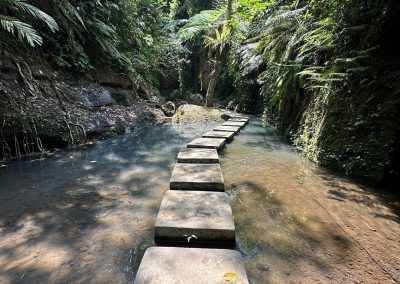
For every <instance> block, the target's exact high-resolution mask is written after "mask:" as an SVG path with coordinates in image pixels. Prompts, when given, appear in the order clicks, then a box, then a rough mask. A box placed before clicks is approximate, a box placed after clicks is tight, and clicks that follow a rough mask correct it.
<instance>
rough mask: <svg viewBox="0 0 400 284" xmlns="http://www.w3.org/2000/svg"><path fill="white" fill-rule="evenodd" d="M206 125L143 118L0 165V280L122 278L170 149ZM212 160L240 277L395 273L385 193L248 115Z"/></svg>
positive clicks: (396, 226) (362, 279)
mask: <svg viewBox="0 0 400 284" xmlns="http://www.w3.org/2000/svg"><path fill="white" fill-rule="evenodd" d="M213 126H214V125H213V124H209V125H205V126H202V127H198V126H193V127H189V128H181V127H176V125H172V124H166V125H161V126H152V127H148V128H143V129H142V130H140V131H137V132H135V133H128V134H125V135H120V136H118V137H115V138H111V139H107V140H103V141H99V142H97V143H96V144H94V145H92V146H87V147H86V148H79V149H75V150H70V151H60V152H57V153H56V154H54V155H53V156H51V157H46V158H35V159H31V160H23V161H14V162H11V163H9V164H8V167H6V168H2V169H0V283H132V282H133V280H134V276H135V274H136V271H137V268H138V265H139V263H140V260H141V258H142V256H143V253H144V251H145V249H146V248H148V247H150V246H153V245H154V242H153V226H154V222H155V218H156V215H157V211H158V208H159V205H160V203H161V199H162V197H163V194H164V192H165V191H166V190H168V188H169V178H170V174H171V170H172V168H173V165H174V163H175V161H176V155H177V153H178V151H179V149H180V148H182V147H185V145H186V144H187V143H188V142H189V141H190V140H191V139H193V138H194V137H198V136H200V135H201V134H202V133H203V132H205V131H207V130H209V129H211V128H212V127H213ZM221 167H222V171H223V173H224V177H225V185H226V188H227V193H228V195H229V197H230V200H231V205H232V208H233V214H234V218H235V225H236V230H237V248H236V249H238V250H239V251H240V252H241V253H242V255H243V257H244V259H245V263H246V270H247V273H248V276H249V279H250V281H251V283H395V281H396V280H397V281H400V219H399V212H398V208H399V207H400V203H399V200H398V199H396V197H394V196H391V195H390V194H388V193H385V194H382V193H380V191H377V190H376V189H374V188H373V187H368V186H366V185H365V184H362V183H358V182H356V181H354V180H351V179H348V178H346V177H344V176H342V175H339V174H337V173H333V172H331V171H328V170H326V169H324V168H321V167H318V166H316V165H315V164H313V163H311V162H309V161H308V160H306V159H305V158H303V157H302V156H301V154H299V153H298V152H296V150H295V149H294V148H293V147H292V146H290V145H289V144H288V143H287V141H286V140H285V139H284V138H283V137H282V136H281V135H279V134H278V133H277V131H276V130H275V128H273V127H271V126H268V125H264V124H263V123H262V121H261V120H260V119H258V118H253V119H252V120H251V122H250V124H249V126H247V127H246V128H245V129H244V130H243V131H242V132H241V133H240V134H239V135H238V136H237V137H236V138H235V139H234V140H233V141H232V142H231V143H229V144H228V145H227V147H226V149H225V150H224V151H223V152H222V153H221ZM395 279H396V280H395Z"/></svg>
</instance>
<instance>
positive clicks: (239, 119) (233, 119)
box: [227, 117, 249, 124]
mask: <svg viewBox="0 0 400 284" xmlns="http://www.w3.org/2000/svg"><path fill="white" fill-rule="evenodd" d="M227 121H231V122H234V121H238V122H246V124H247V123H249V119H248V118H244V117H235V118H230V119H228V120H227Z"/></svg>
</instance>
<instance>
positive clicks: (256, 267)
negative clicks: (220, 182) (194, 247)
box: [221, 118, 400, 283]
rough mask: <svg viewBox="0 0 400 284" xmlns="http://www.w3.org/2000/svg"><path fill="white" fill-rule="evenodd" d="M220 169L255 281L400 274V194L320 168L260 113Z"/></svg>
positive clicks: (385, 278) (388, 278) (367, 279)
mask: <svg viewBox="0 0 400 284" xmlns="http://www.w3.org/2000/svg"><path fill="white" fill-rule="evenodd" d="M221 167H222V170H223V173H224V177H225V185H226V186H227V188H228V193H229V195H230V197H231V205H232V209H233V213H234V216H235V226H236V233H237V241H238V243H237V249H238V250H239V251H241V253H242V255H243V256H244V257H245V259H246V270H247V272H248V276H249V278H250V279H251V282H252V283H332V282H333V283H335V282H336V283H349V282H357V281H361V282H364V283H394V282H393V279H397V280H400V273H399V272H400V257H398V255H399V254H398V252H399V251H400V244H399V243H398V242H397V241H396V240H398V239H399V238H400V226H399V222H398V220H399V214H398V213H399V212H398V205H399V197H398V196H392V195H386V193H384V192H382V191H380V190H379V189H375V188H373V187H371V186H368V185H365V184H363V183H361V182H358V181H354V180H352V179H350V178H347V177H345V176H343V175H341V174H338V173H335V172H333V171H329V170H327V169H324V168H321V167H318V166H317V165H315V164H313V163H311V162H309V161H308V160H307V159H305V158H304V157H303V156H302V155H301V154H299V153H298V152H297V151H296V149H294V148H293V147H292V146H290V145H289V144H288V142H287V141H286V139H285V138H284V137H282V136H281V135H279V134H278V133H277V132H276V130H275V129H274V128H273V127H271V126H268V125H263V124H262V122H261V121H260V120H258V119H255V118H253V119H252V120H251V122H250V124H249V125H248V126H247V127H246V128H245V129H244V130H243V131H242V132H241V134H240V135H238V136H237V137H236V138H235V140H234V142H233V143H232V144H231V145H230V146H229V147H227V149H226V150H225V151H224V153H223V154H222V155H221Z"/></svg>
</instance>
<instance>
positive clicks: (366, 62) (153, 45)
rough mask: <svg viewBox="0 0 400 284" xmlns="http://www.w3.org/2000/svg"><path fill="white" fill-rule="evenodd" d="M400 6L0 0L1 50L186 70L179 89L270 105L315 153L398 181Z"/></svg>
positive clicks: (151, 73)
mask: <svg viewBox="0 0 400 284" xmlns="http://www.w3.org/2000/svg"><path fill="white" fill-rule="evenodd" d="M399 6H400V5H399V3H398V1H396V0H383V1H369V0H363V1H358V0H214V1H212V0H207V1H200V0H192V1H190V0H173V1H161V0H118V1H107V0H101V1H99V0H89V1H74V0H51V1H42V0H32V1H22V0H0V30H1V32H0V40H1V41H0V52H1V54H0V58H4V57H11V58H12V59H13V60H14V61H15V62H16V63H17V64H18V62H20V61H28V62H30V61H32V60H36V59H35V58H40V59H41V60H45V61H47V62H50V63H51V64H52V65H53V66H56V67H57V68H61V69H62V70H69V71H74V72H76V71H78V72H90V71H91V70H94V69H98V68H101V69H106V70H108V69H109V70H112V71H114V72H117V73H124V74H128V75H129V76H130V77H131V79H132V80H133V81H134V82H135V83H139V82H142V81H145V82H147V84H149V85H151V86H153V87H154V88H159V89H162V88H164V87H163V86H162V85H163V84H162V82H160V79H161V80H162V79H163V81H173V80H172V79H170V78H173V77H174V76H175V77H177V74H178V73H179V83H180V87H179V88H180V90H179V91H180V93H181V94H185V93H187V92H191V93H200V94H202V95H204V96H205V97H206V104H207V105H208V106H211V105H215V104H217V103H222V104H226V105H227V106H228V107H230V108H234V109H236V110H238V111H243V112H247V113H263V114H264V117H265V119H266V120H268V121H270V122H272V123H274V124H276V125H277V126H278V127H279V128H280V129H281V130H282V131H283V132H284V133H285V134H286V135H287V136H288V137H289V138H290V139H291V140H292V141H293V143H294V144H295V145H296V146H297V147H298V148H299V149H301V150H303V151H304V152H305V153H306V155H307V156H308V157H309V158H310V159H312V160H314V161H316V162H319V163H321V164H324V165H328V166H331V167H334V168H337V169H340V170H342V171H345V172H347V173H350V174H357V175H361V176H366V177H368V178H370V179H374V180H384V179H387V180H391V179H392V178H393V177H397V178H398V177H399V170H398V167H399V149H398V146H396V145H398V144H399V137H400V134H399V133H400V131H399V122H398V115H399V108H400V107H399V104H400V103H399V94H398V92H399V91H398V90H399V82H400V80H399V79H400V78H399V76H400V72H399V67H398V66H399V56H398V50H399V48H400V45H399V44H398V40H397V35H396V32H397V30H396V29H397V27H398V26H400V23H399V19H398V17H397V15H398V14H399V12H400V8H399ZM175 73H176V74H175ZM170 87H171V86H168V87H167V89H168V88H170ZM170 91H171V89H168V90H167V91H166V92H167V93H168V92H170ZM161 93H165V91H163V90H161Z"/></svg>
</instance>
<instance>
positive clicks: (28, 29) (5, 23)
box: [0, 15, 43, 46]
mask: <svg viewBox="0 0 400 284" xmlns="http://www.w3.org/2000/svg"><path fill="white" fill-rule="evenodd" d="M0 24H1V27H2V28H3V29H4V30H5V31H7V32H9V33H11V34H17V35H18V38H19V40H21V41H27V42H28V43H29V45H31V46H35V45H42V43H43V40H42V37H41V36H40V35H39V34H38V33H37V32H36V30H35V29H33V28H32V26H31V25H29V24H26V23H23V22H21V21H19V20H18V19H17V18H13V17H7V16H3V15H0Z"/></svg>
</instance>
